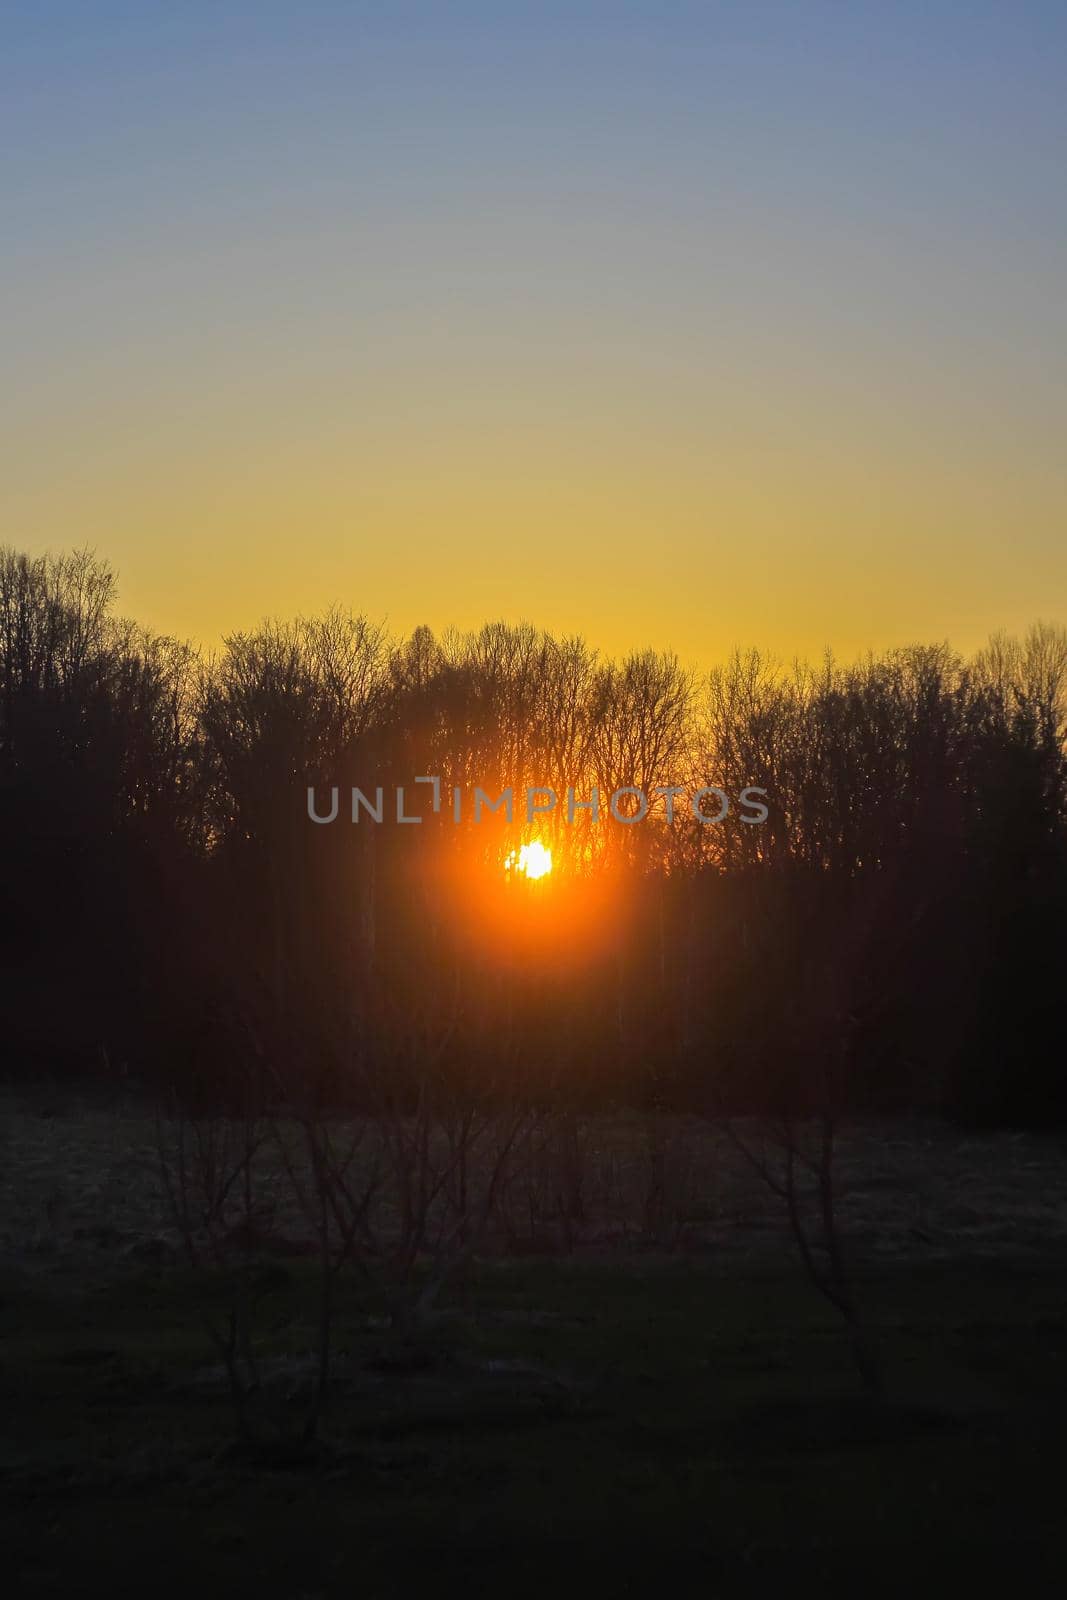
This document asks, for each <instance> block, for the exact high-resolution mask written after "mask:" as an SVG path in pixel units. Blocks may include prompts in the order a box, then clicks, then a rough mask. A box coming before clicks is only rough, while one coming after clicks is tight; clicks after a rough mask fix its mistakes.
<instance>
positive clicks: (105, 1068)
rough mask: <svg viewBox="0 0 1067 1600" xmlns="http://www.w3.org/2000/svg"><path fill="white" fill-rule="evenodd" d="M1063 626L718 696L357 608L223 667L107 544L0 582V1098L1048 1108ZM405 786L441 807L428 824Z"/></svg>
mask: <svg viewBox="0 0 1067 1600" xmlns="http://www.w3.org/2000/svg"><path fill="white" fill-rule="evenodd" d="M1065 731H1067V633H1065V632H1064V630H1063V629H1062V628H1059V627H1055V626H1053V625H1050V624H1040V623H1039V624H1035V626H1034V627H1033V628H1032V629H1031V630H1030V631H1029V633H1028V634H1027V635H1026V637H1025V638H1023V639H1021V640H1020V639H1016V638H1013V637H1007V636H1004V635H999V636H996V637H994V638H993V639H991V640H990V642H989V643H988V645H987V646H986V647H985V648H984V649H982V650H980V651H978V652H977V654H975V655H974V656H973V657H971V658H969V659H965V658H963V657H961V656H960V655H958V654H957V653H956V652H955V651H954V650H953V649H951V648H950V647H949V646H948V645H947V644H944V643H935V644H922V645H915V646H911V647H908V648H903V649H896V650H891V651H888V652H884V653H882V654H880V655H877V656H876V655H869V656H867V657H866V658H864V659H862V660H859V661H854V662H850V663H841V662H838V661H835V660H834V659H833V658H832V657H830V656H829V655H828V656H827V657H826V658H825V659H824V660H822V661H819V662H816V663H810V664H809V663H792V664H787V663H780V662H776V661H774V660H772V659H771V658H769V657H767V656H765V655H763V654H761V653H760V652H759V651H757V650H749V651H747V652H740V651H739V652H737V653H735V654H733V655H732V656H731V657H730V658H729V659H728V660H726V661H725V662H723V663H722V664H720V665H718V666H716V667H714V668H713V669H712V670H711V671H710V672H708V673H707V674H705V675H703V676H699V675H696V674H694V673H692V672H689V671H687V670H685V669H684V668H683V667H682V666H681V665H680V664H679V662H678V661H677V660H676V659H675V658H674V657H673V656H671V655H669V654H664V653H657V652H655V651H652V650H642V649H636V650H635V651H634V652H633V653H631V654H630V655H627V656H626V657H624V658H622V659H617V660H609V659H606V658H604V657H602V656H601V655H599V654H598V653H597V651H596V650H595V649H594V648H592V647H591V646H590V645H588V644H587V643H586V642H585V641H584V640H583V639H581V638H557V637H553V636H551V635H550V634H548V633H545V632H542V631H540V630H538V629H537V628H535V627H533V626H529V625H527V624H520V625H510V624H506V623H502V622H495V623H490V624H487V625H486V626H485V627H483V628H481V629H480V630H478V631H475V632H468V633H455V632H449V633H445V634H443V635H441V636H440V637H438V636H435V634H434V633H432V632H431V631H430V629H429V628H426V627H420V628H417V629H416V630H415V631H414V632H413V633H412V634H411V635H410V637H407V638H393V637H391V636H390V635H389V634H388V633H387V631H386V630H385V628H384V627H383V626H380V625H378V624H376V623H374V622H372V621H369V620H368V619H367V618H366V617H365V616H363V615H358V614H355V613H353V612H350V611H349V610H346V609H344V608H342V607H337V608H335V609H332V610H330V611H328V612H326V613H325V614H323V615H321V616H318V617H311V618H298V619H296V620H294V621H289V622H269V623H265V624H264V625H263V626H262V627H260V628H258V629H256V630H255V631H253V632H248V633H235V634H233V635H232V636H230V637H229V638H227V639H226V641H225V644H224V646H223V647H222V648H221V649H220V650H219V651H218V652H217V653H214V654H210V655H209V654H204V653H202V652H199V651H197V650H196V649H194V648H193V647H192V646H190V645H189V644H187V643H183V642H181V641H177V640H173V639H168V638H161V637H158V636H156V635H154V634H152V633H150V632H149V631H147V630H145V629H144V628H141V627H139V626H137V625H136V624H134V623H132V622H128V621H125V620H122V619H121V617H120V615H119V614H118V612H117V609H116V580H115V576H114V574H113V572H112V570H111V568H110V567H109V566H108V564H107V563H106V562H105V561H103V560H101V559H99V558H97V557H96V556H95V555H93V554H92V553H89V552H86V551H81V552H75V553H73V554H68V555H57V556H29V555H25V554H20V553H18V552H17V551H15V550H11V549H8V550H5V551H4V552H3V553H2V555H0V816H2V826H3V834H4V839H5V842H6V848H5V851H4V868H3V876H2V885H0V940H2V944H3V951H4V961H3V969H2V970H3V1004H4V1011H5V1016H6V1018H7V1023H8V1026H7V1029H6V1033H5V1054H6V1058H7V1059H6V1068H7V1071H8V1073H9V1075H17V1074H24V1073H26V1072H30V1073H33V1072H35V1071H39V1070H47V1071H49V1072H63V1073H68V1074H71V1075H75V1076H78V1077H81V1078H84V1079H85V1080H86V1081H87V1082H88V1081H93V1080H95V1079H97V1078H101V1077H103V1078H116V1077H121V1078H125V1079H132V1080H134V1081H137V1082H145V1083H152V1084H167V1085H170V1086H172V1087H174V1088H175V1089H176V1090H177V1091H178V1092H179V1093H180V1094H181V1095H182V1096H183V1097H184V1098H186V1099H187V1100H188V1101H189V1103H191V1104H204V1105H224V1104H225V1103H226V1102H227V1098H228V1097H232V1096H233V1095H236V1094H239V1093H244V1092H245V1091H244V1088H243V1087H242V1086H246V1085H247V1083H248V1082H249V1076H250V1074H252V1075H253V1076H256V1077H257V1081H260V1082H261V1083H263V1084H268V1085H270V1092H271V1093H274V1092H281V1091H282V1090H284V1088H285V1086H286V1085H287V1084H291V1082H292V1081H293V1079H294V1077H297V1078H299V1080H300V1082H301V1085H302V1087H303V1089H304V1090H305V1091H308V1092H310V1091H311V1089H312V1087H313V1091H314V1094H315V1095H316V1096H317V1097H318V1098H319V1100H321V1101H322V1102H323V1103H326V1102H329V1103H331V1104H342V1103H347V1102H351V1103H358V1101H359V1099H360V1096H361V1095H365V1093H366V1092H367V1091H366V1085H367V1082H368V1079H369V1075H371V1074H375V1073H376V1074H379V1075H382V1074H385V1075H389V1076H390V1077H391V1080H392V1081H393V1083H394V1084H398V1085H402V1084H403V1083H404V1082H405V1081H407V1080H406V1079H405V1073H409V1074H411V1073H414V1074H415V1075H414V1076H412V1077H411V1078H410V1081H411V1083H414V1082H415V1081H416V1080H417V1078H418V1075H419V1074H420V1073H422V1072H423V1071H424V1070H425V1069H426V1066H427V1063H431V1064H432V1069H433V1073H434V1075H435V1081H440V1082H441V1083H445V1084H448V1085H450V1086H452V1087H455V1086H457V1085H461V1084H462V1085H467V1086H468V1087H470V1088H472V1089H473V1091H475V1092H477V1093H479V1094H481V1093H486V1094H492V1093H494V1092H497V1091H498V1090H499V1088H500V1085H501V1084H502V1083H505V1082H506V1084H507V1087H508V1092H509V1093H512V1092H514V1091H515V1089H516V1088H517V1087H518V1086H520V1085H521V1086H522V1089H523V1092H524V1093H527V1092H528V1093H529V1094H530V1095H532V1096H534V1097H543V1096H546V1095H550V1096H552V1097H555V1098H556V1099H558V1100H560V1101H562V1102H566V1103H568V1104H575V1105H581V1106H583V1107H586V1108H597V1107H607V1106H619V1105H629V1106H637V1107H650V1106H666V1107H671V1108H674V1109H685V1110H697V1111H707V1110H709V1109H711V1108H716V1109H719V1110H726V1111H752V1110H767V1109H769V1108H770V1109H778V1110H784V1111H788V1112H790V1113H796V1114H802V1113H804V1112H805V1111H810V1110H812V1109H814V1107H815V1104H816V1100H817V1098H818V1097H819V1096H824V1095H825V1094H826V1093H827V1076H826V1063H827V1062H832V1063H833V1084H832V1094H833V1098H834V1102H835V1105H836V1106H837V1107H838V1108H840V1109H843V1110H856V1109H873V1110H893V1109H929V1110H937V1111H940V1112H947V1113H949V1114H952V1115H955V1116H958V1117H961V1118H966V1119H977V1120H985V1121H993V1122H1007V1123H1016V1122H1019V1123H1043V1122H1050V1121H1053V1120H1062V1118H1063V1116H1064V1113H1065V1111H1067V1091H1065V1088H1064V1079H1063V1074H1062V1071H1061V1069H1060V1055H1061V1049H1062V1031H1063V1024H1062V1015H1061V1004H1060V983H1061V975H1062V972H1063V971H1064V968H1065V957H1067V938H1065V931H1064V930H1065V929H1067V798H1065V797H1067V765H1065V748H1064V736H1065ZM423 774H439V775H440V776H441V780H442V783H443V784H444V785H446V786H447V788H446V793H447V791H448V788H450V787H451V786H453V785H456V786H469V787H471V788H473V786H474V785H480V786H482V787H483V788H485V789H486V790H488V791H489V792H491V793H493V794H496V793H498V792H499V791H500V789H502V788H504V787H506V786H509V785H513V786H515V788H516V790H517V791H518V790H521V789H522V788H523V787H524V786H525V785H526V784H549V785H552V786H553V787H555V788H556V789H557V791H558V792H559V793H560V794H565V793H566V791H567V789H568V787H571V786H573V788H574V789H575V791H576V793H578V794H580V795H583V796H588V794H589V793H590V791H591V789H592V788H593V787H594V786H598V787H599V789H600V791H601V792H602V793H603V794H605V795H607V794H609V793H611V792H612V791H614V790H617V789H619V788H620V787H624V786H634V787H637V788H640V789H643V790H645V791H647V792H648V793H650V794H651V792H652V791H653V790H654V789H655V788H656V787H657V786H661V785H662V786H681V787H683V788H684V789H685V790H686V791H687V792H691V791H693V790H696V789H699V788H700V787H701V786H704V785H718V786H720V787H722V788H723V789H725V790H726V791H727V792H729V793H731V794H736V793H737V792H738V791H740V790H741V789H742V788H744V787H745V786H746V785H752V786H759V787H760V788H761V789H763V790H765V791H766V796H767V805H768V810H769V815H768V818H767V821H766V822H765V823H764V824H762V825H760V826H755V827H753V826H746V825H745V823H744V821H743V820H742V819H741V817H739V815H738V814H737V810H736V808H734V809H733V810H731V812H730V814H729V815H727V817H726V818H724V820H723V821H722V822H721V823H716V824H714V825H711V826H709V825H702V824H700V823H698V822H696V821H695V819H694V818H693V817H692V816H691V815H690V816H686V815H684V814H683V815H681V816H680V817H678V818H676V819H675V821H674V823H673V824H671V825H669V826H668V825H667V824H666V821H665V819H664V818H663V817H662V816H661V815H658V814H654V815H650V817H649V818H648V819H646V820H645V821H644V822H643V823H642V825H641V826H640V827H626V826H621V825H619V824H618V823H615V822H613V821H611V820H604V819H603V818H602V819H600V820H599V821H598V822H594V820H593V819H592V818H591V817H590V816H588V815H581V816H577V817H576V818H575V820H574V822H573V823H569V822H568V821H567V818H566V816H565V814H564V812H563V810H562V809H561V810H558V811H557V812H556V813H554V814H551V815H547V816H545V817H543V818H542V817H539V818H538V819H537V834H538V840H539V841H541V842H543V843H544V845H545V847H546V848H550V849H551V851H552V861H553V870H552V873H551V875H550V876H549V877H547V878H546V879H544V881H542V882H540V883H536V884H534V883H523V882H516V881H514V880H513V877H512V876H511V875H509V874H508V873H506V872H505V871H504V870H503V863H504V862H505V860H506V858H507V857H508V853H509V852H510V851H513V850H515V849H516V848H517V847H518V846H519V845H520V844H521V843H522V842H523V841H525V840H527V839H528V838H529V837H530V829H529V828H527V827H526V826H525V821H524V819H523V818H521V817H519V818H517V819H516V822H515V823H514V824H513V825H512V826H510V827H509V826H508V824H507V823H506V820H505V819H504V818H503V816H502V815H493V816H490V817H487V818H484V819H483V821H482V823H481V825H480V826H478V827H474V826H473V825H471V823H470V822H469V820H467V819H465V820H464V821H463V822H461V823H459V824H457V823H455V822H454V820H453V818H452V816H451V814H450V812H449V809H448V806H447V805H446V806H445V807H444V808H443V810H442V814H441V815H435V814H433V813H432V811H430V812H428V813H427V815H426V818H425V822H424V824H423V825H422V826H420V827H407V828H405V827H397V826H390V825H389V821H388V816H387V818H386V821H385V822H384V823H383V825H381V826H377V827H374V826H368V825H367V824H366V822H363V823H361V824H360V825H359V826H348V825H345V826H338V827H332V828H321V827H316V826H315V825H314V824H312V823H311V822H309V820H308V812H307V800H306V797H307V789H308V786H309V785H317V786H320V787H321V789H322V790H323V791H325V790H327V789H328V788H329V787H330V786H331V785H339V786H340V788H341V793H342V795H346V794H347V793H348V788H349V787H350V786H352V785H359V786H361V787H362V788H363V789H364V790H368V789H369V788H370V787H371V786H375V785H379V784H384V785H385V786H386V787H387V789H389V788H390V786H393V785H397V784H408V785H410V784H412V782H413V780H414V778H415V777H416V776H417V775H423ZM424 798H425V797H424Z"/></svg>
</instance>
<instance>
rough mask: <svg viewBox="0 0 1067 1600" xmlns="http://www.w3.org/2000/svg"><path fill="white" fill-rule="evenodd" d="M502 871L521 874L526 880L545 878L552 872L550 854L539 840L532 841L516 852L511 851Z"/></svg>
mask: <svg viewBox="0 0 1067 1600" xmlns="http://www.w3.org/2000/svg"><path fill="white" fill-rule="evenodd" d="M504 871H505V872H507V873H511V872H521V873H522V874H523V875H524V877H527V878H545V877H547V876H548V874H549V873H550V872H551V871H552V852H551V850H547V849H546V848H545V846H544V845H543V844H542V843H541V841H540V839H534V840H533V841H532V842H531V843H530V844H524V845H522V846H521V847H520V848H519V850H518V851H517V852H516V851H514V850H512V852H511V854H510V855H509V856H508V858H507V860H506V861H505V862H504Z"/></svg>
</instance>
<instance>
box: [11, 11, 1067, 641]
mask: <svg viewBox="0 0 1067 1600" xmlns="http://www.w3.org/2000/svg"><path fill="white" fill-rule="evenodd" d="M1065 82H1067V6H1065V5H1064V4H1062V0H1057V3H1054V4H1053V3H1046V4H1037V3H1032V0H1016V3H1010V4H1009V3H1008V0H1000V3H997V4H986V3H983V0H971V3H956V4H950V3H947V0H923V3H919V0H894V3H892V4H889V3H886V0H875V3H870V0H852V3H847V4H846V3H845V0H834V3H828V0H827V3H823V0H791V3H788V4H786V3H778V4H765V3H762V0H737V3H732V4H717V3H714V0H705V3H702V4H697V3H693V0H677V3H675V0H648V3H642V4H630V3H625V0H618V3H612V4H607V3H602V0H568V3H566V4H562V3H558V0H539V3H525V0H506V3H504V0H495V3H493V4H480V3H479V4H475V3H469V0H457V3H451V0H430V3H419V4H411V3H406V0H397V3H390V4H385V3H379V4H361V3H358V0H353V3H348V4H340V3H321V0H304V3H300V4H297V3H296V0H293V3H290V4H285V5H282V4H276V3H273V0H257V3H255V4H230V3H227V0H213V3H210V4H208V3H203V0H183V3H182V4H180V5H173V4H169V3H167V4H164V3H159V0H137V3H133V4H116V3H112V0H93V3H92V4H87V3H85V0H66V3H53V0H32V3H21V0H19V3H11V0H7V3H4V4H0V230H2V236H3V244H2V249H0V319H2V325H0V338H2V346H0V360H2V367H3V374H4V378H3V383H2V385H0V542H3V543H7V544H11V545H14V546H16V547H17V548H20V549H26V550H30V551H34V552H36V551H40V550H45V549H52V550H59V549H65V548H70V547H72V546H85V545H88V546H91V547H94V548H95V549H96V550H97V551H98V552H99V553H100V554H101V555H104V556H106V557H107V558H108V559H109V560H110V561H111V562H112V564H113V565H114V566H115V567H116V568H117V569H118V572H119V577H120V594H121V604H122V609H123V610H124V611H125V612H127V613H128V614H131V615H134V616H136V617H137V618H138V619H139V620H141V621H143V622H145V623H147V624H149V625H150V626H152V627H154V628H156V629H158V630H160V631H163V632H167V633H172V634H177V635H179V636H181V637H189V638H193V639H194V640H197V641H199V642H202V643H205V644H207V645H213V644H215V643H217V641H218V640H219V639H220V638H221V636H223V635H224V634H225V633H227V632H230V631H233V630H236V629H243V628H248V627H252V626H254V625H255V624H256V623H257V622H258V621H259V620H260V619H261V618H263V617H265V616H268V615H269V616H292V615H295V614H297V613H308V612H314V611H317V610H321V609H323V608H324V607H326V606H327V605H329V604H331V603H332V602H335V601H339V602H341V603H342V604H344V605H345V606H346V607H350V608H352V609H353V610H356V611H362V612H365V613H367V614H368V615H370V616H371V617H373V618H375V619H378V620H381V619H385V620H387V621H388V623H389V624H390V626H391V627H392V628H393V629H395V630H396V631H398V632H404V631H407V630H409V629H410V628H412V627H414V626H415V625H417V624H418V623H423V622H425V623H429V624H430V626H431V627H433V628H435V629H438V630H440V629H443V628H445V627H447V626H456V627H461V628H466V627H471V626H475V625H477V624H479V623H481V622H482V621H485V620H488V619H491V618H492V619H495V618H500V617H503V618H507V619H510V620H519V619H524V620H528V621H532V622H534V623H537V624H538V625H540V626H544V627H547V628H549V629H551V630H553V631H556V632H564V633H576V632H580V633H583V634H584V635H586V637H587V638H589V639H590V640H591V641H592V642H593V643H595V644H598V645H600V646H601V647H602V648H604V649H606V650H608V651H612V652H616V651H622V650H625V649H627V648H630V647H633V646H638V645H640V646H644V645H653V646H655V647H657V648H669V649H673V650H675V651H677V652H678V653H679V655H681V656H682V658H683V660H685V661H686V662H687V663H691V664H694V665H698V666H699V665H704V664H710V663H711V662H713V661H715V660H718V659H720V658H721V657H722V656H723V655H725V654H726V652H727V651H728V650H729V649H731V648H733V647H734V646H735V645H748V644H758V645H760V646H762V647H764V648H767V649H770V650H772V651H775V652H777V653H779V654H782V655H785V656H789V655H792V654H795V653H799V654H803V655H812V654H816V653H818V652H820V651H821V650H822V649H823V648H824V647H826V646H830V647H832V648H834V649H835V650H837V651H838V652H839V653H841V654H842V655H845V656H849V655H854V654H856V653H858V652H860V651H862V650H865V649H867V648H868V647H870V648H873V649H882V648H886V647H890V646H893V645H896V644H902V643H906V642H910V641H914V640H937V639H944V638H948V639H950V640H951V641H952V642H953V643H955V644H956V645H957V646H959V647H960V648H962V649H971V648H974V647H975V646H977V645H978V644H979V643H981V641H982V640H983V639H984V638H985V637H986V636H987V635H988V634H989V633H990V632H991V631H992V630H994V629H997V628H1007V629H1009V630H1016V631H1018V630H1022V629H1024V628H1025V627H1026V626H1027V624H1028V623H1029V622H1031V621H1032V620H1034V619H1035V618H1037V617H1044V618H1050V619H1052V620H1055V621H1065V620H1067V526H1065V522H1067V518H1065V511H1067V450H1065V449H1064V441H1065V439H1067V393H1065V383H1067V293H1065V287H1067V183H1065V181H1064V173H1065V172H1067V93H1065V92H1064V86H1065Z"/></svg>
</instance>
